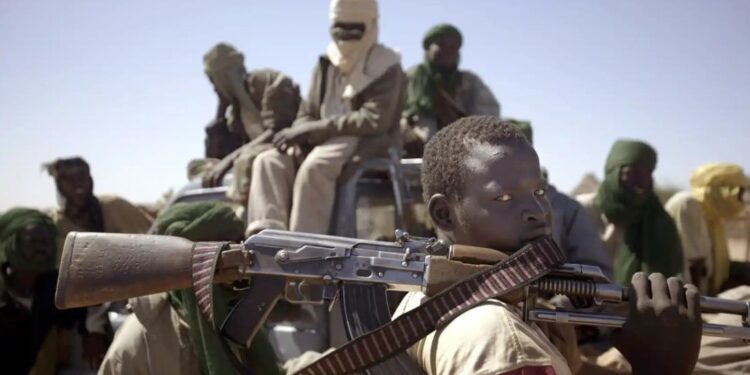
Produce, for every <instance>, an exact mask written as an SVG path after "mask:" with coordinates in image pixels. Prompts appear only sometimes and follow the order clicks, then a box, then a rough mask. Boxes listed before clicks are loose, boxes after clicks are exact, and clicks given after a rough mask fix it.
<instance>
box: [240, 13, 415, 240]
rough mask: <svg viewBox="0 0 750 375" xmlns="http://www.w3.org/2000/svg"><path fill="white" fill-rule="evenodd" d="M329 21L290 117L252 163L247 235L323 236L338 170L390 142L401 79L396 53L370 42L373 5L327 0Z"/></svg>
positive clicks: (399, 105)
mask: <svg viewBox="0 0 750 375" xmlns="http://www.w3.org/2000/svg"><path fill="white" fill-rule="evenodd" d="M330 20H331V29H330V31H331V37H332V40H331V42H330V43H329V46H328V50H327V52H326V54H325V55H324V56H322V57H320V60H319V62H318V64H317V65H316V66H315V69H314V71H313V79H312V83H311V85H310V91H309V93H308V95H307V100H306V101H304V102H303V103H302V105H301V106H300V111H299V113H298V115H297V119H296V120H295V121H294V124H292V126H291V127H290V128H287V129H283V130H281V131H280V132H279V133H277V134H276V135H275V136H274V139H273V143H274V145H275V146H276V148H274V149H272V150H268V151H265V152H263V153H262V154H260V155H258V157H257V158H256V159H255V162H254V163H253V175H252V183H251V184H250V197H249V202H248V228H247V232H248V233H254V232H257V231H259V230H262V229H290V230H293V231H301V232H310V233H326V232H328V227H329V223H330V219H331V215H332V211H333V204H334V198H335V192H336V182H337V180H338V179H339V177H340V176H341V175H342V174H346V171H344V167H345V166H347V168H349V167H348V166H350V165H355V164H356V163H357V162H359V161H361V160H364V159H366V158H371V157H374V156H380V155H385V154H386V152H387V150H388V148H389V147H390V146H392V145H393V144H394V143H396V142H398V121H399V117H400V113H401V110H402V107H403V102H404V84H405V77H404V73H403V71H402V70H401V64H400V57H399V55H398V54H397V53H396V52H394V51H393V50H391V49H389V48H388V47H385V46H383V45H381V44H378V43H377V40H378V8H377V3H376V1H375V0H332V1H331V5H330Z"/></svg>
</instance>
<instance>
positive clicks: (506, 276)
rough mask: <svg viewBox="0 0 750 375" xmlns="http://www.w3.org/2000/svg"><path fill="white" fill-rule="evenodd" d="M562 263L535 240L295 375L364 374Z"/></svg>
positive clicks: (546, 242)
mask: <svg viewBox="0 0 750 375" xmlns="http://www.w3.org/2000/svg"><path fill="white" fill-rule="evenodd" d="M563 260H564V255H563V253H562V251H560V249H559V248H558V247H557V245H556V244H555V242H554V240H553V239H552V238H551V237H544V238H541V239H539V240H536V241H534V242H532V243H530V244H528V245H526V246H524V247H523V248H522V249H521V250H519V251H517V252H516V253H515V254H513V255H512V256H511V257H510V258H508V259H507V260H505V261H504V262H500V263H498V264H497V265H495V266H494V267H492V268H491V269H489V270H486V271H484V272H481V273H478V274H476V275H474V276H471V277H468V278H466V279H464V280H463V281H460V282H458V283H456V284H454V285H453V286H451V287H450V288H448V289H446V290H444V291H442V292H441V293H439V294H437V295H435V296H434V297H432V298H430V299H428V300H426V301H425V302H424V303H423V304H422V305H421V306H419V307H418V308H416V309H414V310H411V311H409V312H407V313H405V314H403V315H401V316H400V317H398V318H397V319H395V320H393V321H392V322H390V323H388V324H386V325H384V326H382V327H380V328H378V329H376V330H373V331H372V332H370V333H367V334H366V335H363V336H360V337H358V338H356V339H354V340H352V341H350V342H348V343H347V344H346V345H344V346H342V347H340V348H338V349H336V350H335V351H333V352H331V353H329V354H327V355H325V356H323V357H321V358H320V359H318V360H317V361H316V362H313V363H312V364H311V365H310V366H308V367H305V368H304V369H302V370H300V371H299V372H297V375H338V374H349V373H352V372H356V371H361V370H364V369H366V368H368V367H371V366H373V365H375V364H377V363H379V362H381V361H383V360H385V359H388V358H389V357H391V356H393V355H395V354H397V353H399V352H401V351H403V350H406V349H407V348H409V347H410V346H412V345H413V344H414V343H416V342H417V341H419V340H420V339H422V338H423V337H425V336H427V335H428V334H429V333H430V332H432V331H434V330H436V329H438V328H440V327H443V326H445V325H446V324H448V323H449V322H450V321H451V320H453V319H454V318H456V317H457V316H458V315H460V314H461V313H463V312H465V311H467V310H469V309H471V308H472V307H474V306H476V305H478V304H480V303H482V302H484V301H486V300H488V299H490V298H494V297H497V296H500V295H503V294H506V293H509V292H511V291H513V290H516V289H519V288H522V287H524V286H526V285H527V284H529V283H531V282H533V281H534V280H536V279H538V278H540V277H542V276H544V275H545V274H547V273H548V272H549V271H551V270H552V269H553V268H554V267H555V266H556V265H558V264H559V263H561V262H562V261H563Z"/></svg>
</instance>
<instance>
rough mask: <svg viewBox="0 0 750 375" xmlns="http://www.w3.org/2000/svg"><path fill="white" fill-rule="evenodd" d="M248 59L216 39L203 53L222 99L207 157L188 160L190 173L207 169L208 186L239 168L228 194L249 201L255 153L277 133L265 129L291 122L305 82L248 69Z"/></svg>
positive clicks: (210, 128) (210, 133)
mask: <svg viewBox="0 0 750 375" xmlns="http://www.w3.org/2000/svg"><path fill="white" fill-rule="evenodd" d="M244 62H245V59H244V56H243V55H242V53H240V52H239V51H238V50H237V49H236V48H235V47H234V46H232V45H230V44H227V43H219V44H217V45H215V46H214V47H212V48H211V49H210V50H209V51H208V52H207V53H206V54H205V56H204V57H203V64H204V68H205V71H206V75H207V76H208V78H209V80H210V81H211V84H212V85H213V87H214V90H215V91H216V94H217V96H218V98H219V105H218V108H217V113H216V119H215V120H213V121H212V122H211V123H210V124H209V125H208V126H207V127H206V145H205V146H206V155H205V156H206V159H200V160H194V161H191V163H190V165H189V166H188V177H189V178H190V179H193V178H195V177H199V176H201V175H202V178H203V185H204V186H205V187H212V186H219V185H221V183H222V180H223V178H224V175H225V174H226V173H227V172H228V171H229V169H230V168H231V169H233V176H234V179H233V183H232V186H231V187H230V189H229V192H228V196H229V198H230V199H231V200H232V201H235V202H237V203H241V204H243V205H244V204H246V203H247V194H248V190H249V185H250V175H251V171H252V169H251V166H252V162H253V159H254V158H255V157H256V156H257V155H258V154H260V153H261V152H263V151H265V150H267V149H269V148H271V143H270V141H271V138H270V137H268V136H265V135H262V134H263V133H264V131H266V130H269V129H270V130H272V131H278V130H279V129H282V128H285V127H288V126H289V125H291V124H292V122H293V121H294V119H295V117H296V115H297V110H298V109H299V104H300V102H301V101H302V98H301V97H300V93H299V86H298V85H297V84H296V83H295V82H294V81H293V80H292V79H291V78H290V77H289V76H287V75H285V74H283V73H281V72H278V71H275V70H271V69H259V70H253V71H250V72H248V71H247V69H246V68H245V63H244ZM264 137H265V138H266V140H263V139H259V138H264ZM251 141H254V142H252V144H250V143H248V142H251ZM242 144H245V145H244V146H242V147H240V146H241V145H242Z"/></svg>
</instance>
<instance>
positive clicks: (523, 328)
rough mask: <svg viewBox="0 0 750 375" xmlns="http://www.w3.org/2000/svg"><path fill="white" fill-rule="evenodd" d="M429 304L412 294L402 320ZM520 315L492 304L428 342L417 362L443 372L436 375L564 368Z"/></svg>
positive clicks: (401, 309)
mask: <svg viewBox="0 0 750 375" xmlns="http://www.w3.org/2000/svg"><path fill="white" fill-rule="evenodd" d="M424 298H425V297H424V295H423V294H421V293H410V294H408V295H407V296H406V297H405V299H404V301H402V305H400V306H399V309H397V314H400V313H403V312H405V311H408V310H411V309H412V308H416V307H417V306H418V305H419V304H421V302H422V301H423V300H424ZM404 305H405V306H404ZM404 307H405V308H404ZM516 310H517V309H516V308H515V307H513V306H511V305H508V304H506V303H504V302H501V301H498V300H489V301H486V302H484V303H482V304H480V305H478V306H476V307H474V308H472V309H470V310H468V311H466V312H464V313H463V314H461V315H459V316H458V317H457V318H455V319H454V320H452V321H451V322H450V323H448V325H446V326H445V327H442V328H440V329H439V330H438V331H436V332H435V333H433V334H430V335H429V336H427V337H426V338H425V339H423V340H422V341H421V343H420V344H419V345H418V347H420V348H421V350H419V352H418V353H416V355H417V356H418V357H419V358H416V359H417V360H418V361H419V362H421V363H422V365H423V366H427V365H429V366H437V367H439V368H438V369H434V368H433V370H437V371H431V373H440V374H446V373H498V372H507V371H511V370H515V369H519V368H522V367H524V366H550V365H552V364H559V363H560V361H563V362H564V360H563V359H561V356H560V354H559V353H557V352H556V349H555V348H554V346H553V345H552V343H550V342H549V340H548V339H547V338H546V337H545V336H544V335H543V333H542V332H541V331H540V330H539V329H538V328H537V327H536V326H533V325H530V324H527V323H526V322H524V321H523V320H522V319H521V317H520V315H519V314H518V313H517V312H516ZM480 359H481V360H480Z"/></svg>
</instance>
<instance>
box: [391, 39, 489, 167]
mask: <svg viewBox="0 0 750 375" xmlns="http://www.w3.org/2000/svg"><path fill="white" fill-rule="evenodd" d="M462 44H463V36H462V35H461V32H460V31H459V30H458V29H457V28H456V27H455V26H453V25H449V24H440V25H436V26H433V27H432V28H431V29H430V30H428V31H427V34H425V36H424V38H423V39H422V48H424V62H423V63H421V64H419V65H417V66H415V67H413V68H411V69H409V71H408V72H407V75H408V78H409V84H408V90H407V98H406V108H405V109H404V113H403V118H402V120H401V128H402V132H403V134H404V148H405V150H406V156H407V157H410V158H419V157H422V151H423V149H424V144H425V143H427V141H428V140H429V139H430V138H431V137H432V136H433V135H434V134H435V132H437V131H438V130H440V129H442V128H443V127H444V126H446V125H448V124H450V123H452V122H453V121H456V120H458V119H459V118H461V117H464V116H469V115H493V116H500V104H499V103H498V102H497V100H496V99H495V96H494V95H492V91H490V89H489V87H487V86H486V85H485V84H484V82H482V80H481V79H480V78H479V76H477V75H476V74H474V73H472V72H470V71H468V70H459V69H458V64H459V50H460V49H461V45H462Z"/></svg>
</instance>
